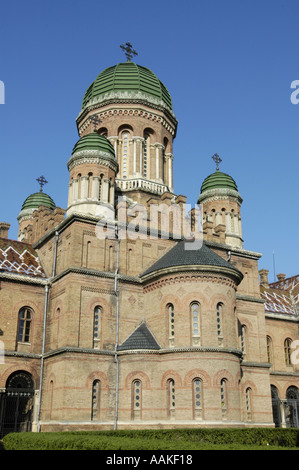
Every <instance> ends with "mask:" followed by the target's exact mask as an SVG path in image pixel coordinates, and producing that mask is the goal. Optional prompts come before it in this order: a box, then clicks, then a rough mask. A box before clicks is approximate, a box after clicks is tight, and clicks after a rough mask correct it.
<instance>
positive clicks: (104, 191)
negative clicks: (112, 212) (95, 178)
mask: <svg viewBox="0 0 299 470" xmlns="http://www.w3.org/2000/svg"><path fill="white" fill-rule="evenodd" d="M108 194H109V180H108V179H107V178H103V179H102V191H101V199H102V202H108Z"/></svg>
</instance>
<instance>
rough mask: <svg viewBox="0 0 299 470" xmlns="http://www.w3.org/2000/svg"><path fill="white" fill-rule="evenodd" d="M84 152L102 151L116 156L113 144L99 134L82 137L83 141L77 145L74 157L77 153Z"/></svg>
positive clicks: (80, 140) (94, 133) (79, 141)
mask: <svg viewBox="0 0 299 470" xmlns="http://www.w3.org/2000/svg"><path fill="white" fill-rule="evenodd" d="M82 150H100V151H102V152H106V153H110V154H112V155H113V156H115V153H114V148H113V146H112V144H111V143H110V142H109V140H108V139H107V138H106V137H105V136H103V135H100V134H98V133H97V132H93V133H92V134H87V135H84V136H83V137H81V139H79V140H78V142H77V143H76V144H75V146H74V148H73V151H72V155H73V154H74V153H75V152H80V151H82Z"/></svg>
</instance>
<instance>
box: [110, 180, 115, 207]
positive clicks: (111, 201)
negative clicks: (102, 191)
mask: <svg viewBox="0 0 299 470" xmlns="http://www.w3.org/2000/svg"><path fill="white" fill-rule="evenodd" d="M114 186H115V183H113V182H112V181H110V195H109V202H110V204H112V206H114V193H115V188H114Z"/></svg>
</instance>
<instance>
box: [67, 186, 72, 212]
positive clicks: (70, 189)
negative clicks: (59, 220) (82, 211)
mask: <svg viewBox="0 0 299 470" xmlns="http://www.w3.org/2000/svg"><path fill="white" fill-rule="evenodd" d="M72 202H73V181H70V183H69V195H68V201H67V205H68V207H69V206H70V205H71V203H72Z"/></svg>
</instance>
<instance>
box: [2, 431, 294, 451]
mask: <svg viewBox="0 0 299 470" xmlns="http://www.w3.org/2000/svg"><path fill="white" fill-rule="evenodd" d="M3 444H4V448H5V449H6V450H67V449H68V450H79V449H80V450H196V449H202V448H217V447H222V448H227V449H233V448H236V449H237V448H240V447H242V446H250V447H252V448H257V447H260V446H262V447H264V448H270V447H272V448H273V446H274V447H276V448H279V447H284V448H289V449H291V448H293V449H295V448H296V447H297V448H299V429H294V428H288V429H278V428H273V429H269V428H265V429H263V428H248V429H235V428H234V429H218V428H217V429H165V430H164V429H163V430H161V429H160V430H138V431H137V430H126V431H79V432H42V433H11V434H7V435H6V436H4V438H3ZM298 450H299V449H298Z"/></svg>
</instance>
